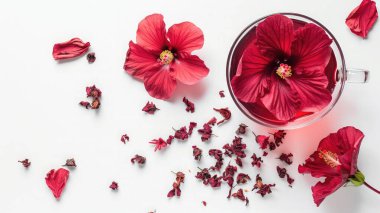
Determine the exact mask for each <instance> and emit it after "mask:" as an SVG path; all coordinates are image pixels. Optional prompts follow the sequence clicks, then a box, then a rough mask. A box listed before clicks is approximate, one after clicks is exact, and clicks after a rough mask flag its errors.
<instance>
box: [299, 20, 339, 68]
mask: <svg viewBox="0 0 380 213" xmlns="http://www.w3.org/2000/svg"><path fill="white" fill-rule="evenodd" d="M294 34H295V35H294V41H293V44H292V58H293V59H294V60H295V61H294V67H293V68H294V71H295V72H296V73H298V74H300V73H302V72H313V71H319V72H324V70H325V68H326V66H327V64H328V63H329V60H330V57H331V48H330V44H331V42H332V40H331V39H330V38H329V37H328V36H327V34H326V33H325V31H324V30H323V29H322V28H320V27H318V26H317V25H315V24H306V25H305V26H304V27H301V28H299V29H298V30H297V31H295V33H294Z"/></svg>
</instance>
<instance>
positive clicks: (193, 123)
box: [188, 122, 197, 135]
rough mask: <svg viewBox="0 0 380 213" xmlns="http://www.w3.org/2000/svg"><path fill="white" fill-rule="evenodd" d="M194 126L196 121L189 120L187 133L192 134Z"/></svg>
mask: <svg viewBox="0 0 380 213" xmlns="http://www.w3.org/2000/svg"><path fill="white" fill-rule="evenodd" d="M195 127H197V123H195V122H190V124H189V132H188V134H189V135H191V134H193V130H194V128H195Z"/></svg>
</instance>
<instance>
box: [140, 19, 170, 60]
mask: <svg viewBox="0 0 380 213" xmlns="http://www.w3.org/2000/svg"><path fill="white" fill-rule="evenodd" d="M136 41H137V44H139V45H140V46H142V47H144V48H145V49H148V50H152V51H154V52H155V53H157V54H160V53H161V52H162V50H163V48H164V47H165V45H166V43H167V40H166V29H165V22H164V17H163V16H162V15H161V14H152V15H149V16H147V17H145V18H144V19H143V20H142V21H141V22H140V23H139V26H138V29H137V35H136Z"/></svg>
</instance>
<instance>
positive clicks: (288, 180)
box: [277, 166, 294, 187]
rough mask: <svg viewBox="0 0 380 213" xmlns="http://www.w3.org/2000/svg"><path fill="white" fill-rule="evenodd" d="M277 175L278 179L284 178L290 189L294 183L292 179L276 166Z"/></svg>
mask: <svg viewBox="0 0 380 213" xmlns="http://www.w3.org/2000/svg"><path fill="white" fill-rule="evenodd" d="M277 173H278V176H279V177H280V178H285V176H286V181H287V182H288V184H289V186H290V187H292V183H293V182H294V179H293V178H291V177H290V175H289V174H288V172H287V171H286V169H285V168H281V167H279V166H277Z"/></svg>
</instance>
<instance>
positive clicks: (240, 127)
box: [236, 123, 248, 135]
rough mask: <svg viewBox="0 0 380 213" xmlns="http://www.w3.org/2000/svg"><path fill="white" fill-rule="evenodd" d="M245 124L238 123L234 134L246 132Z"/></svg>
mask: <svg viewBox="0 0 380 213" xmlns="http://www.w3.org/2000/svg"><path fill="white" fill-rule="evenodd" d="M247 127H248V126H247V125H245V124H243V123H242V124H240V125H239V128H238V129H237V130H236V134H237V135H244V134H245V132H246V129H247Z"/></svg>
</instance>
